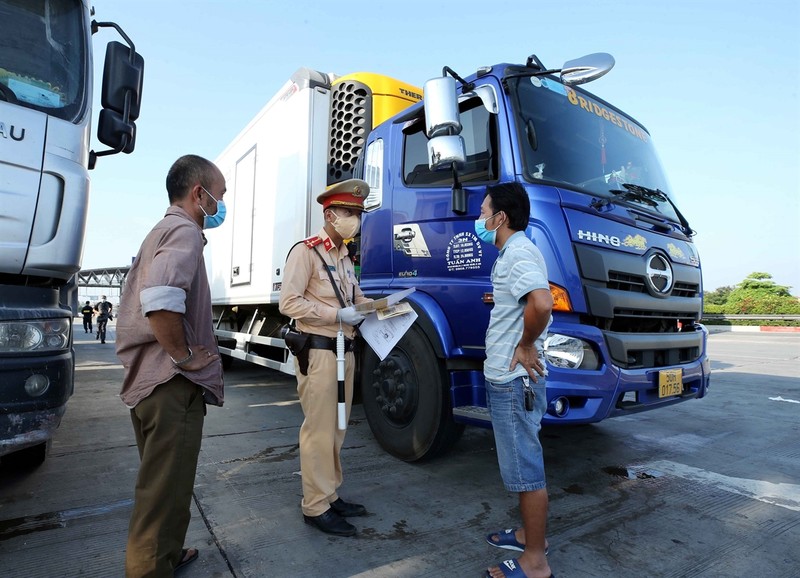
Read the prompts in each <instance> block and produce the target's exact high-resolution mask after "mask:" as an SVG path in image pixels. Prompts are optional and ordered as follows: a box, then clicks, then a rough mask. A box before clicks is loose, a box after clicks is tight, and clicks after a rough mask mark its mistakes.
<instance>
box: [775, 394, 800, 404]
mask: <svg viewBox="0 0 800 578" xmlns="http://www.w3.org/2000/svg"><path fill="white" fill-rule="evenodd" d="M768 399H769V400H770V401H785V402H787V403H800V401H797V400H796V399H783V398H782V397H781V396H778V397H770V398H768Z"/></svg>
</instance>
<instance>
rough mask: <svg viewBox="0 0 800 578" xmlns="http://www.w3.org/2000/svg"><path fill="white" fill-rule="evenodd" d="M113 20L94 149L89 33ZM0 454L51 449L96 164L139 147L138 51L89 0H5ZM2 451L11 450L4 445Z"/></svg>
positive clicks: (0, 50) (20, 457)
mask: <svg viewBox="0 0 800 578" xmlns="http://www.w3.org/2000/svg"><path fill="white" fill-rule="evenodd" d="M103 27H113V28H115V29H117V31H118V32H119V33H120V34H121V35H122V36H123V38H124V39H125V41H126V42H127V44H128V46H125V45H123V44H121V43H119V42H111V43H109V45H108V48H107V51H106V60H105V71H104V76H103V85H102V93H101V96H102V99H101V100H102V106H103V109H102V110H101V111H100V114H99V123H98V139H99V140H100V141H101V142H102V143H103V144H105V145H107V146H109V147H111V148H110V149H108V150H104V151H100V152H94V151H91V150H90V135H89V131H90V125H91V117H92V90H93V86H92V70H93V69H92V34H93V33H94V32H96V31H97V30H98V29H100V28H103ZM0 30H2V33H0V457H2V459H3V461H4V462H11V461H17V462H21V463H25V464H31V465H35V464H38V463H41V461H43V460H44V459H45V456H46V453H47V448H48V444H49V442H50V439H51V437H52V435H53V433H54V431H55V429H56V428H57V427H58V425H59V423H60V422H61V417H62V416H63V414H64V411H65V409H66V403H67V400H68V399H69V397H70V395H71V394H72V391H73V386H74V363H75V356H74V350H73V342H72V320H73V317H74V316H75V315H76V314H77V312H76V311H73V310H72V309H71V308H70V306H69V304H68V303H67V299H66V295H67V294H68V293H69V292H70V290H72V289H74V286H75V282H74V280H73V275H74V274H75V273H76V272H77V271H79V270H80V263H81V256H82V253H83V239H84V232H85V229H86V216H87V207H88V203H89V173H88V170H89V169H90V168H93V166H94V163H95V161H96V159H97V157H99V156H104V155H108V154H114V153H117V152H125V153H130V152H131V151H132V150H133V148H134V142H135V128H136V127H135V124H134V122H133V121H134V120H135V119H136V118H137V117H138V115H139V103H140V95H141V84H142V70H143V66H144V64H143V61H142V59H141V56H139V55H138V54H137V53H136V52H135V50H134V48H133V44H132V43H131V42H130V39H129V38H128V37H127V36H125V34H124V33H123V32H122V31H121V30H120V29H119V27H118V26H117V25H116V24H114V23H111V22H96V21H93V20H91V9H90V7H89V5H88V3H87V2H86V1H85V0H84V1H81V0H0ZM3 456H4V457H3Z"/></svg>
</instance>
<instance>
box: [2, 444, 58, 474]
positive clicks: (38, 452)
mask: <svg viewBox="0 0 800 578" xmlns="http://www.w3.org/2000/svg"><path fill="white" fill-rule="evenodd" d="M49 451H50V440H47V441H46V442H42V443H40V444H38V445H35V446H32V447H29V448H25V449H24V450H19V451H16V452H14V453H11V454H8V455H5V456H3V458H2V460H3V465H4V466H7V467H9V468H12V469H15V470H32V469H34V468H38V467H39V466H41V465H42V464H43V463H44V460H45V458H47V454H48V453H49Z"/></svg>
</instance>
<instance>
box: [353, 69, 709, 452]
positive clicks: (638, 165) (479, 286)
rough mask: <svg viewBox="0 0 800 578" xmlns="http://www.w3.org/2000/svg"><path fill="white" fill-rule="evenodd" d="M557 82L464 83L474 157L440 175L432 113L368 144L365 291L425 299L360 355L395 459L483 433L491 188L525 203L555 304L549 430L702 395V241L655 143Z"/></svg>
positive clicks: (462, 97)
mask: <svg viewBox="0 0 800 578" xmlns="http://www.w3.org/2000/svg"><path fill="white" fill-rule="evenodd" d="M555 72H557V71H547V70H546V69H545V68H544V67H543V66H541V65H540V63H539V62H538V59H535V57H533V59H529V60H528V62H527V63H526V65H511V64H499V65H496V66H493V67H486V68H483V69H481V70H480V71H479V72H478V73H476V74H475V75H473V76H471V77H468V78H467V79H466V80H463V79H460V77H458V78H459V80H461V83H460V86H459V94H458V96H457V111H458V113H457V116H458V118H457V122H454V126H460V132H458V136H460V138H461V139H462V140H463V146H464V153H465V154H464V157H463V159H460V160H459V162H458V163H456V164H455V165H454V170H450V168H449V166H448V165H445V170H434V169H432V168H431V167H432V165H433V162H432V160H431V154H432V153H431V146H430V144H431V142H432V140H433V139H432V138H431V136H430V132H429V130H428V129H429V126H428V124H427V123H426V114H425V107H427V106H429V103H428V102H425V103H424V104H423V103H420V104H418V105H415V106H414V107H411V108H409V109H408V110H407V111H405V112H403V113H401V114H400V115H398V116H396V117H394V118H393V119H390V120H388V121H386V122H385V123H383V124H381V125H380V126H378V127H377V128H376V129H375V130H373V132H372V133H371V134H370V136H369V138H368V142H367V145H366V151H365V155H364V163H363V166H362V167H361V168H362V172H361V174H362V175H363V178H365V180H367V182H368V183H369V185H370V188H371V195H370V199H369V200H368V202H369V206H368V207H367V213H366V214H365V216H364V219H363V227H362V235H361V247H362V249H361V256H360V265H361V287H362V289H363V290H364V291H365V293H367V294H368V295H372V296H379V295H384V294H387V293H391V292H395V291H399V290H401V289H404V288H407V287H415V288H416V291H415V292H414V293H413V294H411V295H410V296H409V301H411V302H412V305H413V306H414V309H415V310H416V312H417V315H418V320H417V323H416V324H415V326H413V327H412V329H411V330H410V331H409V332H408V334H406V336H405V337H404V338H403V339H402V340H401V342H400V343H399V344H398V346H397V347H396V348H395V350H394V351H393V352H392V353H391V354H390V355H389V356H388V357H387V358H386V359H384V360H382V361H381V360H379V359H378V358H377V356H375V355H374V354H372V353H371V352H370V351H368V350H367V351H366V352H365V355H364V359H363V365H362V371H361V376H362V398H363V401H364V407H365V412H366V415H367V418H368V420H369V423H370V426H371V427H372V429H373V431H374V432H376V437H377V438H378V440H379V441H380V443H381V444H382V445H383V447H384V448H385V449H386V450H387V451H389V452H390V453H392V454H394V455H396V456H397V457H400V458H402V459H406V460H415V459H420V458H424V457H429V456H431V455H435V454H437V453H440V452H441V451H444V450H445V449H446V448H447V447H449V446H450V445H451V444H452V443H453V441H454V440H456V439H457V438H458V435H459V434H460V429H461V427H463V426H462V424H473V425H487V426H488V425H489V416H488V413H487V411H486V408H485V405H486V401H485V399H486V398H485V389H484V383H483V375H482V365H483V359H484V338H485V331H486V327H487V324H488V319H489V311H490V308H491V306H492V297H491V292H492V286H491V281H490V272H491V267H492V264H493V262H494V260H495V258H496V256H497V250H496V249H495V247H494V246H490V245H487V244H484V243H481V241H480V240H479V239H478V237H477V235H476V234H475V232H474V229H473V222H474V221H475V220H476V219H477V218H478V215H479V212H480V204H481V202H482V200H483V197H484V194H485V189H486V186H487V185H490V184H494V183H498V182H504V181H519V182H521V183H522V184H523V185H524V186H525V188H526V190H527V191H528V194H529V197H530V201H531V216H530V224H529V226H528V229H527V231H526V234H527V235H528V236H529V237H530V238H531V239H532V241H533V242H534V243H535V244H536V245H537V247H538V248H539V249H540V250H541V251H542V253H543V255H544V257H545V259H546V262H547V268H548V274H549V277H550V285H551V292H552V293H553V296H554V302H555V307H554V312H553V324H552V326H551V327H550V330H549V335H548V338H547V341H546V345H545V348H546V349H545V358H546V361H547V367H548V371H549V375H548V379H547V396H548V412H547V414H546V416H545V417H544V420H543V421H544V423H551V424H554V423H557V424H581V423H592V422H597V421H600V420H603V419H605V418H607V417H612V416H615V415H623V414H628V413H632V412H636V411H642V410H648V409H653V408H656V407H661V406H666V405H670V404H674V403H678V402H681V401H684V400H687V399H691V398H700V397H703V396H704V395H705V393H706V391H707V387H708V382H709V365H708V358H707V355H706V335H707V333H706V331H705V329H704V328H703V327H702V326H701V325H700V324H699V320H700V317H701V312H702V277H701V270H700V260H699V257H698V254H697V251H696V248H695V246H694V243H693V242H692V236H693V234H694V231H692V230H691V228H690V227H689V224H688V222H687V221H686V219H685V218H684V217H683V215H682V214H681V213H680V211H679V210H678V208H677V204H676V202H675V200H674V199H675V198H676V197H675V196H674V193H673V191H672V190H671V188H670V186H669V184H668V182H667V180H666V176H665V174H664V171H663V170H662V168H661V165H660V163H659V161H658V157H657V154H656V151H655V148H654V146H653V143H652V139H651V137H650V135H649V133H648V132H647V130H646V129H645V128H644V127H643V126H642V125H641V124H640V123H638V122H637V121H636V120H634V119H633V118H631V117H630V116H628V115H627V114H625V113H624V112H622V111H620V110H619V109H617V108H615V107H614V106H613V105H611V104H609V103H606V102H604V101H603V100H601V99H599V98H597V97H595V96H593V95H592V94H590V93H588V92H586V91H584V90H583V89H581V88H580V87H578V86H576V85H574V84H571V83H570V82H569V81H567V80H566V79H562V78H560V77H559V76H557V75H556V74H555ZM425 98H426V101H427V100H428V98H429V94H428V90H427V89H426V91H425ZM452 132H455V131H451V133H452ZM447 138H451V137H450V136H448V137H447ZM367 349H368V348H367Z"/></svg>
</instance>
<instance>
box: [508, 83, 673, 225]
mask: <svg viewBox="0 0 800 578" xmlns="http://www.w3.org/2000/svg"><path fill="white" fill-rule="evenodd" d="M509 85H510V87H511V90H512V94H516V96H517V99H516V103H517V110H516V113H515V114H516V117H517V124H518V126H519V127H520V141H521V142H522V145H521V147H522V156H523V162H524V164H525V172H526V177H527V178H528V179H530V180H535V181H548V182H551V183H555V184H558V186H561V187H564V188H568V189H571V190H574V191H579V192H585V193H586V194H588V195H591V196H592V197H594V198H600V199H608V198H611V197H615V201H616V200H619V201H620V202H624V203H626V204H627V205H629V206H630V205H634V206H635V207H636V208H642V209H644V210H645V211H649V212H652V213H657V214H658V215H659V216H661V217H663V218H667V219H670V220H672V221H676V222H678V221H679V217H678V215H677V213H676V211H675V208H674V207H673V205H672V204H671V203H670V202H669V200H668V199H667V196H669V195H670V190H669V185H668V183H667V181H666V178H665V176H664V173H663V171H662V170H661V164H660V163H659V161H658V157H657V155H656V151H655V148H654V147H653V144H652V141H651V140H650V135H649V134H648V133H647V131H645V130H644V128H642V126H641V125H639V124H638V123H637V122H636V121H634V120H632V119H631V118H630V117H627V116H625V115H624V114H623V113H621V112H620V111H619V110H617V109H615V108H613V107H612V106H610V105H609V104H607V103H605V102H603V101H601V100H599V99H596V98H594V97H592V96H590V95H589V94H588V93H586V92H583V91H582V90H576V89H575V88H572V87H568V86H564V85H563V84H561V83H560V82H558V81H557V80H555V79H554V78H551V77H546V78H543V77H535V76H518V77H511V78H509ZM626 184H627V185H636V186H637V187H633V188H634V189H636V190H649V191H652V192H653V193H654V194H647V195H642V194H631V193H629V192H628V190H629V187H626V186H625V185H626ZM641 188H644V189H641ZM656 191H661V192H662V193H664V194H665V195H666V196H665V195H659V194H657V193H656Z"/></svg>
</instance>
